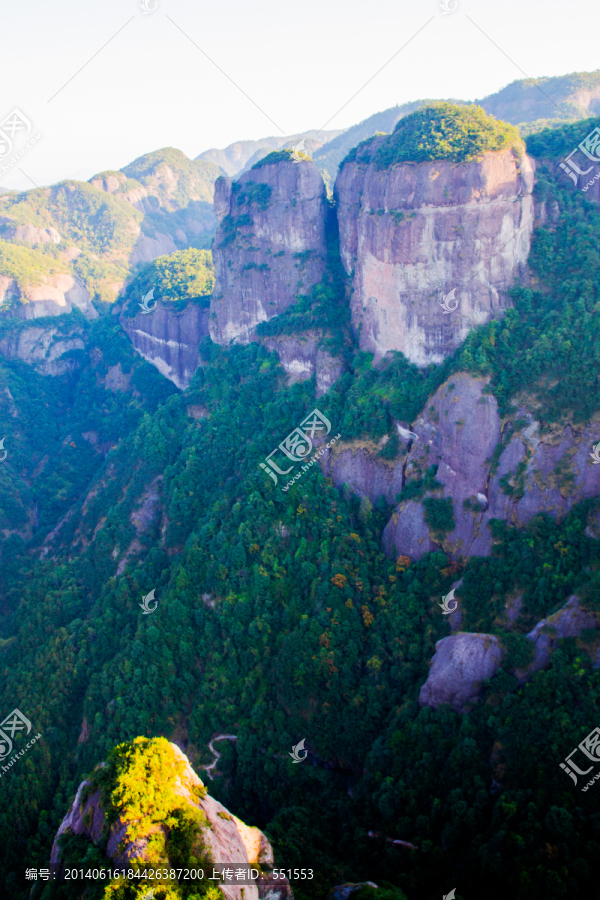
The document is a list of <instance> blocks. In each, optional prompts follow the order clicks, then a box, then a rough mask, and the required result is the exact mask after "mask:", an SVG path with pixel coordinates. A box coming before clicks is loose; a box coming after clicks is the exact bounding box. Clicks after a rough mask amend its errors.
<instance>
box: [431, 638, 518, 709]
mask: <svg viewBox="0 0 600 900" xmlns="http://www.w3.org/2000/svg"><path fill="white" fill-rule="evenodd" d="M502 656H503V650H502V647H501V646H500V641H499V640H498V638H497V637H495V636H494V635H492V634H466V633H460V634H453V635H451V636H450V637H445V638H442V640H441V641H438V642H437V644H436V645H435V654H434V656H433V660H432V662H431V669H430V670H429V675H428V677H427V681H426V682H425V684H424V685H423V687H422V688H421V692H420V694H419V703H420V704H421V706H433V707H437V706H440V705H441V704H442V703H448V704H450V706H451V707H452V708H453V709H455V710H457V711H462V710H463V709H464V708H465V707H466V706H467V704H469V703H471V702H473V701H475V700H476V699H477V698H478V696H479V691H480V688H481V682H482V681H485V679H487V678H492V676H493V675H495V674H496V672H497V671H498V668H499V667H500V663H501V661H502Z"/></svg>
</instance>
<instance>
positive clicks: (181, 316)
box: [120, 303, 208, 390]
mask: <svg viewBox="0 0 600 900" xmlns="http://www.w3.org/2000/svg"><path fill="white" fill-rule="evenodd" d="M120 322H121V325H122V326H123V328H124V329H125V331H126V332H127V334H128V335H129V338H130V340H131V343H132V344H133V346H134V347H135V349H136V350H137V351H138V353H139V354H140V355H141V356H143V357H144V359H145V360H146V361H147V362H150V363H152V365H154V366H156V368H157V369H158V371H159V372H160V373H161V375H164V376H165V378H168V379H169V381H172V382H173V384H175V385H176V386H177V387H178V388H180V390H185V388H187V387H188V386H189V384H190V381H191V380H192V378H193V375H194V372H195V371H196V369H197V368H198V366H199V365H200V357H199V353H198V344H199V343H200V341H201V340H202V339H203V338H205V337H207V336H208V309H204V308H202V307H201V306H198V305H197V304H195V303H188V305H187V306H186V308H185V309H184V310H183V312H181V313H176V312H175V311H174V310H172V309H171V308H170V307H169V306H167V305H165V304H163V303H159V304H158V306H157V308H156V309H155V310H154V312H153V313H151V314H150V315H144V314H143V313H139V314H138V315H136V316H134V317H133V318H128V317H127V316H126V315H122V316H121V317H120Z"/></svg>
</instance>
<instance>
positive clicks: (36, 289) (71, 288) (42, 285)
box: [0, 272, 98, 319]
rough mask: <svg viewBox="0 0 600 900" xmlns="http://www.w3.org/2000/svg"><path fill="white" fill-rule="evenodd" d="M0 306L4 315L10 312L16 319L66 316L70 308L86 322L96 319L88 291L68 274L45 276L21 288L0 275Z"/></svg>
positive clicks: (59, 273) (12, 280) (13, 280)
mask: <svg viewBox="0 0 600 900" xmlns="http://www.w3.org/2000/svg"><path fill="white" fill-rule="evenodd" d="M15 301H16V302H15ZM0 304H2V306H3V312H5V314H6V313H8V311H9V309H10V310H11V312H10V314H12V315H14V316H16V317H17V318H18V319H39V318H41V317H42V316H61V315H64V314H65V313H70V312H71V311H72V310H73V308H74V307H76V308H77V309H80V310H81V312H82V313H83V314H84V315H85V316H87V318H88V319H97V318H98V313H97V312H96V310H95V309H94V307H93V305H92V301H91V298H90V295H89V292H88V291H87V289H86V288H85V287H84V286H83V284H82V283H81V282H80V281H79V279H78V278H75V277H74V276H73V275H70V274H69V273H68V272H58V273H57V274H56V275H45V276H44V277H43V278H42V279H41V280H40V281H36V282H32V283H31V284H28V285H26V286H25V287H23V288H19V286H18V284H17V282H16V280H15V279H14V278H10V277H9V276H7V275H0ZM11 307H12V309H11Z"/></svg>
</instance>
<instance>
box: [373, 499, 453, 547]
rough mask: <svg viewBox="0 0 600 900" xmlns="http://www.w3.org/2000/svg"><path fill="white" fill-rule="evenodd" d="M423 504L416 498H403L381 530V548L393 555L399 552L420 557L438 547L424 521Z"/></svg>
mask: <svg viewBox="0 0 600 900" xmlns="http://www.w3.org/2000/svg"><path fill="white" fill-rule="evenodd" d="M424 516H425V512H424V509H423V505H422V504H421V503H420V502H418V501H416V500H403V501H402V502H401V503H400V504H399V505H398V506H397V507H396V510H395V512H394V513H393V514H392V518H391V519H390V521H389V522H388V523H387V525H386V526H385V528H384V530H383V549H384V551H385V553H386V554H387V555H388V556H390V557H394V556H397V555H398V553H400V554H401V555H402V556H410V558H411V559H420V558H421V557H422V556H424V555H425V553H431V552H433V551H434V550H437V549H439V545H438V544H436V543H435V541H434V540H433V538H432V536H431V535H430V533H429V527H428V525H427V523H426V522H425V517H424Z"/></svg>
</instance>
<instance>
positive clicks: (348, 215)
mask: <svg viewBox="0 0 600 900" xmlns="http://www.w3.org/2000/svg"><path fill="white" fill-rule="evenodd" d="M383 140H384V138H375V140H374V141H373V142H372V143H371V144H370V145H369V149H368V150H364V151H363V153H362V156H361V152H360V151H359V154H358V156H357V158H356V159H355V160H354V161H349V162H346V163H345V164H344V165H343V166H342V168H341V170H340V173H339V175H338V178H337V181H336V186H335V191H334V196H335V197H336V200H337V204H338V218H339V224H340V251H341V255H342V261H343V263H344V267H345V269H346V271H347V272H348V274H351V273H353V287H354V292H353V295H352V324H353V326H354V329H355V331H356V333H357V335H358V334H359V335H360V346H361V349H363V350H367V351H369V352H372V353H374V354H375V358H376V359H381V357H382V356H384V355H385V354H386V353H387V352H388V351H390V350H402V352H403V353H404V354H405V355H406V356H408V358H409V359H410V360H412V361H413V362H415V363H417V365H427V364H429V363H431V362H434V363H440V362H442V360H443V359H444V358H445V357H446V356H448V355H449V354H450V353H451V352H452V351H453V350H454V348H455V347H457V346H458V345H459V344H460V343H461V342H462V341H463V340H464V339H465V337H466V336H467V334H468V332H469V331H470V329H471V328H472V327H474V326H475V325H478V324H482V323H484V322H488V321H489V320H490V319H497V318H499V317H501V316H502V314H503V312H504V310H505V309H506V307H507V306H508V305H509V299H508V298H507V295H506V291H507V289H508V288H509V287H510V285H511V283H512V281H513V279H514V277H515V275H516V274H517V273H518V272H519V271H520V270H521V269H522V268H523V267H524V265H525V263H526V261H527V255H528V253H529V244H530V237H531V233H532V231H533V202H532V199H531V191H532V188H533V163H532V161H531V160H529V158H528V157H527V156H525V157H524V158H523V159H521V160H519V159H518V158H517V156H516V155H515V154H514V153H513V152H512V151H511V150H505V151H498V152H490V153H486V154H485V156H484V158H483V159H482V160H480V161H477V162H470V163H460V164H454V163H451V162H447V161H436V162H427V163H419V164H415V163H405V164H398V165H395V166H392V167H391V168H388V169H384V170H381V171H378V170H377V169H376V168H375V165H374V163H372V162H370V156H372V155H373V153H374V152H375V151H376V150H377V148H378V147H379V145H380V144H381V142H382V141H383ZM453 290H455V292H456V293H455V295H454V300H455V301H456V300H458V308H457V309H456V311H455V312H452V313H449V314H446V313H444V310H443V309H442V307H441V305H440V304H441V302H442V300H443V297H444V296H445V295H447V294H449V293H450V292H451V291H453ZM448 303H449V304H450V306H452V305H453V303H452V300H449V301H448Z"/></svg>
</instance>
